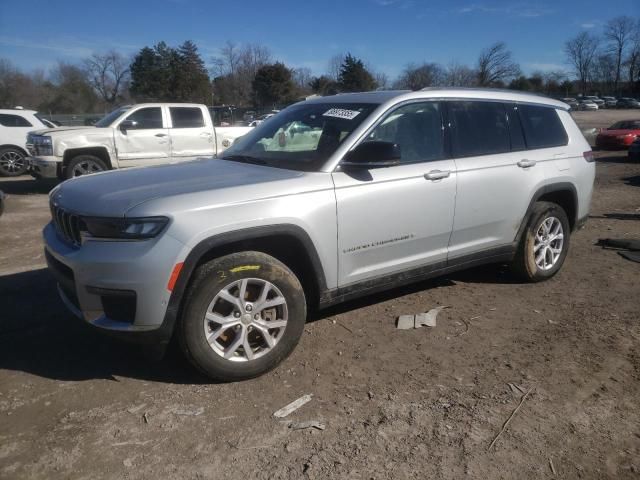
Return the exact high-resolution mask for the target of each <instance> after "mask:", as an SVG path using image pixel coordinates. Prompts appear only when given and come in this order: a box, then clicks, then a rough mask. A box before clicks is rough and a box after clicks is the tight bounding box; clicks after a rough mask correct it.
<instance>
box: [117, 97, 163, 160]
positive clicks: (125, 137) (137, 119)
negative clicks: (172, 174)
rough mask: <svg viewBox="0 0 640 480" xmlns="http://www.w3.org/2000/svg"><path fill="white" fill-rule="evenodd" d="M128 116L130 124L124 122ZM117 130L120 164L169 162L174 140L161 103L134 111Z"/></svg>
mask: <svg viewBox="0 0 640 480" xmlns="http://www.w3.org/2000/svg"><path fill="white" fill-rule="evenodd" d="M127 120H129V121H130V122H131V123H129V122H128V123H129V126H128V127H127V128H123V125H122V123H123V122H124V121H127ZM123 122H121V123H120V126H119V127H118V128H117V129H116V130H115V132H114V136H115V144H116V149H117V152H118V163H119V167H120V168H124V167H141V166H147V165H158V164H162V163H169V158H170V151H171V148H170V147H171V144H170V140H169V138H170V137H169V128H168V122H167V119H166V118H165V112H163V108H162V107H159V106H158V107H142V108H139V109H138V110H135V111H133V112H131V113H130V114H129V115H127V117H126V118H125V119H124V120H123Z"/></svg>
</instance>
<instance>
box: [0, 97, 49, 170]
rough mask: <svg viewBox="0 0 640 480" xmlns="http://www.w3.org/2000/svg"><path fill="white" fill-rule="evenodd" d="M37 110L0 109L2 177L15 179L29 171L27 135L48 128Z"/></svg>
mask: <svg viewBox="0 0 640 480" xmlns="http://www.w3.org/2000/svg"><path fill="white" fill-rule="evenodd" d="M46 122H47V121H46V120H44V119H43V118H41V117H40V116H38V113H37V112H36V111H35V110H24V109H22V108H15V109H0V175H3V176H6V177H14V176H16V175H22V174H23V173H25V172H26V171H27V170H28V169H29V160H28V158H27V157H28V156H29V153H28V148H27V133H29V132H30V131H31V130H38V129H41V128H47V127H48V125H47V123H46Z"/></svg>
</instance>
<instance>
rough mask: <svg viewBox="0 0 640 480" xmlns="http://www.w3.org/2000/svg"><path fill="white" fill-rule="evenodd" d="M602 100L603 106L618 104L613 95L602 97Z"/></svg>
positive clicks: (614, 106) (612, 106)
mask: <svg viewBox="0 0 640 480" xmlns="http://www.w3.org/2000/svg"><path fill="white" fill-rule="evenodd" d="M602 100H604V107H605V108H616V106H617V105H618V100H617V99H616V98H615V97H602Z"/></svg>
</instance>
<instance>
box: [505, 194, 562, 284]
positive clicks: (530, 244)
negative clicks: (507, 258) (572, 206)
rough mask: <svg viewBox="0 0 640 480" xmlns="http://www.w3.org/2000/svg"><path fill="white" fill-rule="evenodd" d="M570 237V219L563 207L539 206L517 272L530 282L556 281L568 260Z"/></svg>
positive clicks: (521, 247)
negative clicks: (552, 278)
mask: <svg viewBox="0 0 640 480" xmlns="http://www.w3.org/2000/svg"><path fill="white" fill-rule="evenodd" d="M570 235H571V228H570V226H569V219H568V218H567V214H566V213H565V211H564V209H562V207H560V206H559V205H556V204H555V203H551V202H538V203H536V204H535V205H534V207H533V212H532V213H531V216H530V217H529V223H528V224H527V228H526V230H525V232H524V234H523V235H522V239H521V241H520V245H519V246H518V251H517V253H516V257H515V259H514V262H513V268H514V270H515V272H516V273H517V274H518V275H519V276H520V277H522V278H523V279H525V280H527V281H530V282H541V281H543V280H547V279H549V278H551V277H553V276H554V275H555V274H556V273H558V271H559V270H560V268H561V267H562V264H563V263H564V260H565V258H566V257H567V253H568V252H569V237H570Z"/></svg>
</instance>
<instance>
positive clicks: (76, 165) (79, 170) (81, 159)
mask: <svg viewBox="0 0 640 480" xmlns="http://www.w3.org/2000/svg"><path fill="white" fill-rule="evenodd" d="M105 170H108V168H107V166H106V165H105V163H104V161H103V160H102V159H100V158H98V157H96V156H94V155H78V156H77V157H73V158H72V159H71V161H70V162H69V164H68V165H67V167H66V168H65V172H64V173H65V177H66V178H67V180H68V179H70V178H74V177H81V176H83V175H90V174H92V173H98V172H104V171H105Z"/></svg>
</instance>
